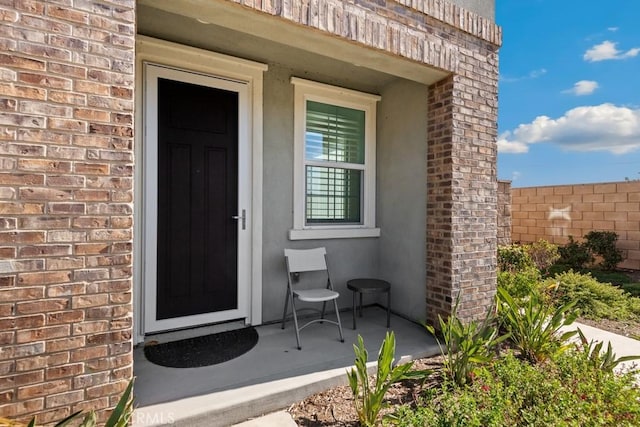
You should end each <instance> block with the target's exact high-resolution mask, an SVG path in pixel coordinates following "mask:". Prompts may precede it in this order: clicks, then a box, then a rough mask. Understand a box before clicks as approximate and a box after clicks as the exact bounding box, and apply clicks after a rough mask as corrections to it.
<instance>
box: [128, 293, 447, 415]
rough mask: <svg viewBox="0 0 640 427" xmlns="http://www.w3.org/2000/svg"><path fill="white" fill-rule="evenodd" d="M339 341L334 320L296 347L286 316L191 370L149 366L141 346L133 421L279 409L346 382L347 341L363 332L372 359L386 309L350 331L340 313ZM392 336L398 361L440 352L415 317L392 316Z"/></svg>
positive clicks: (370, 312)
mask: <svg viewBox="0 0 640 427" xmlns="http://www.w3.org/2000/svg"><path fill="white" fill-rule="evenodd" d="M342 319H343V323H344V324H345V325H344V326H345V327H344V328H343V330H344V337H345V342H344V343H341V342H340V341H339V340H338V333H337V330H336V328H335V327H334V326H332V325H328V324H324V325H321V324H315V325H312V326H310V327H309V328H307V329H305V330H304V331H303V332H302V335H301V339H302V350H300V351H298V350H297V349H296V346H295V344H296V342H295V335H294V331H293V326H292V325H291V323H289V324H288V325H287V328H286V329H285V330H282V329H281V328H280V324H279V323H278V324H269V325H262V326H258V327H257V328H256V329H257V331H258V334H259V340H258V343H257V344H256V346H255V347H254V348H253V349H252V350H250V351H249V352H248V353H245V354H244V355H242V356H240V357H238V358H236V359H233V360H230V361H228V362H224V363H221V364H217V365H213V366H208V367H202V368H190V369H177V368H165V367H162V366H158V365H154V364H152V363H151V362H149V361H148V360H146V358H145V356H144V352H143V349H142V346H140V347H138V348H136V349H135V350H134V362H135V364H134V366H135V369H134V371H135V375H136V386H135V401H136V404H137V409H136V412H135V414H134V426H155V425H164V424H171V422H175V423H176V424H177V425H190V426H191V425H194V426H195V425H207V426H228V425H232V424H234V423H238V422H241V421H244V420H247V419H249V418H252V417H255V416H259V415H262V414H265V413H268V412H272V411H275V410H278V409H282V408H286V407H287V406H289V405H291V404H292V403H295V402H297V401H299V400H301V399H303V398H305V397H306V396H308V395H310V394H313V393H316V392H319V391H321V390H324V389H327V388H329V387H332V386H334V385H338V384H346V380H347V378H346V375H345V372H346V369H347V368H348V367H350V366H352V365H353V361H354V352H353V346H352V344H353V343H356V342H357V337H358V334H360V335H362V337H363V339H364V343H365V346H366V347H367V350H368V351H369V354H370V359H372V360H374V361H375V358H376V356H377V351H378V349H379V348H380V344H381V343H382V340H383V339H384V336H385V333H386V332H387V330H388V329H387V328H386V312H385V310H384V309H383V308H381V307H379V306H372V307H367V308H365V312H364V316H363V317H362V318H359V319H358V325H357V326H358V327H357V329H356V330H353V329H352V328H351V311H343V312H342ZM389 330H391V331H394V333H395V336H396V361H399V362H406V361H409V360H412V359H415V358H420V357H425V356H430V355H433V354H436V353H438V351H439V349H438V346H437V344H436V342H435V340H434V338H433V337H432V336H431V335H429V334H428V333H427V331H426V329H425V328H424V327H423V326H422V325H419V324H417V323H414V322H411V321H408V320H406V319H404V318H402V317H399V316H397V315H392V317H391V328H390V329H389Z"/></svg>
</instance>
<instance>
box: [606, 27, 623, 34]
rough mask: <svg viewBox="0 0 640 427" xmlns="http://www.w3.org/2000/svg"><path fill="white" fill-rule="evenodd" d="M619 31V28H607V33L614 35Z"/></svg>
mask: <svg viewBox="0 0 640 427" xmlns="http://www.w3.org/2000/svg"><path fill="white" fill-rule="evenodd" d="M619 29H620V27H609V28H607V31H611V32H612V33H615V32H616V31H618V30H619Z"/></svg>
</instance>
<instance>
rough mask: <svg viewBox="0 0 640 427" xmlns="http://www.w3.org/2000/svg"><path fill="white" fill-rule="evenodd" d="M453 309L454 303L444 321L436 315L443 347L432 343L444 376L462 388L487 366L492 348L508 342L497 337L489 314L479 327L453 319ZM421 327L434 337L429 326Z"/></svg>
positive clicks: (473, 323) (456, 318)
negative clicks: (449, 314) (441, 358)
mask: <svg viewBox="0 0 640 427" xmlns="http://www.w3.org/2000/svg"><path fill="white" fill-rule="evenodd" d="M457 307H458V304H457V303H456V307H455V308H454V312H453V314H452V315H451V316H449V317H448V318H447V320H446V321H445V320H443V319H442V317H440V315H438V321H439V323H440V333H441V334H442V339H443V340H444V344H442V343H441V342H440V339H439V338H437V337H436V340H437V341H438V346H439V347H440V352H441V353H442V356H443V357H444V363H443V371H444V375H445V376H446V377H447V378H449V379H450V380H451V381H453V382H454V383H455V384H457V385H464V384H466V383H467V382H468V381H469V380H470V378H471V375H472V373H473V370H474V369H475V368H476V367H477V366H480V365H483V364H486V363H489V362H491V361H492V360H493V359H494V358H495V356H496V352H495V348H496V346H497V345H498V344H500V343H501V342H502V341H504V340H505V339H506V338H508V335H502V336H500V335H499V334H498V328H497V327H496V326H495V319H494V317H493V315H492V314H491V313H492V310H489V312H488V314H487V316H486V317H485V319H484V321H482V322H480V323H478V322H476V321H469V322H462V321H461V320H460V319H458V317H457V316H456V311H457ZM425 326H426V328H427V330H428V331H429V332H430V333H431V334H433V335H435V329H434V327H433V326H431V325H425Z"/></svg>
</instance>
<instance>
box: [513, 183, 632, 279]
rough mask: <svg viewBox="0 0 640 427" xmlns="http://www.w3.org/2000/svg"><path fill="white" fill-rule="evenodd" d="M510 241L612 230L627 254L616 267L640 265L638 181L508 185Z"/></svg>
mask: <svg viewBox="0 0 640 427" xmlns="http://www.w3.org/2000/svg"><path fill="white" fill-rule="evenodd" d="M511 210H512V217H513V224H512V234H511V238H512V240H513V241H514V242H518V241H519V242H533V241H536V240H538V239H546V240H548V241H550V242H552V243H556V244H559V245H562V244H565V243H566V242H567V241H568V236H573V237H574V238H580V237H582V236H584V235H585V234H587V233H588V232H589V231H593V230H595V231H615V232H616V233H617V234H618V236H619V237H618V248H619V249H622V251H623V253H624V256H625V258H626V260H625V261H623V262H622V263H621V264H620V265H619V266H620V267H621V268H630V269H635V270H640V181H630V182H611V183H602V184H580V185H558V186H552V187H530V188H514V189H512V205H511Z"/></svg>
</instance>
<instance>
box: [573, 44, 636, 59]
mask: <svg viewBox="0 0 640 427" xmlns="http://www.w3.org/2000/svg"><path fill="white" fill-rule="evenodd" d="M616 45H617V43H614V42H611V41H608V40H606V41H603V42H602V43H600V44H597V45H595V46H593V47H591V48H590V49H588V50H587V51H586V52H585V53H584V56H583V58H584V60H585V61H589V62H598V61H606V60H609V59H627V58H633V57H635V56H637V55H638V53H640V48H638V47H634V48H633V49H629V50H628V51H626V52H623V51H621V50H618V48H617V47H616Z"/></svg>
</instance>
